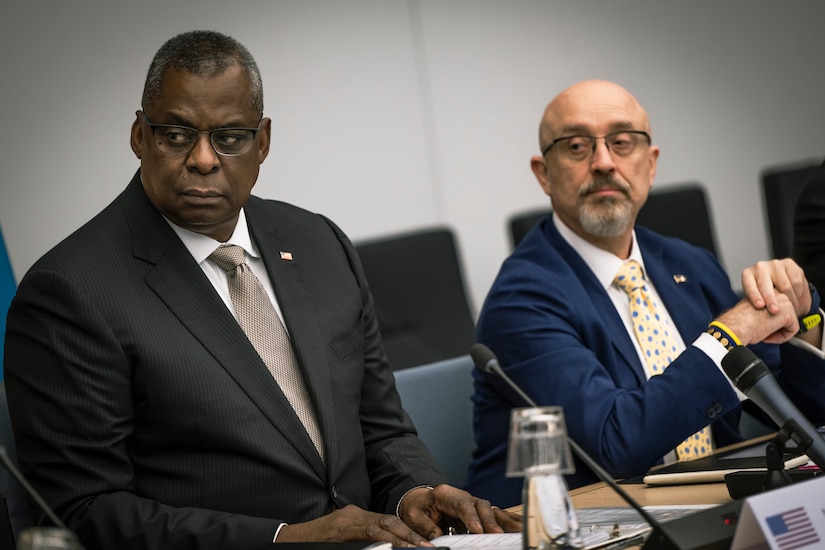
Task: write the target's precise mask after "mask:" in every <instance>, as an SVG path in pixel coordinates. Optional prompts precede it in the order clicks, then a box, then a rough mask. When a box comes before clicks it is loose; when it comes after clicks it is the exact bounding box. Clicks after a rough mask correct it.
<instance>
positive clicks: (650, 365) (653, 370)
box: [613, 260, 713, 461]
mask: <svg viewBox="0 0 825 550" xmlns="http://www.w3.org/2000/svg"><path fill="white" fill-rule="evenodd" d="M613 282H614V284H615V285H616V286H617V287H618V288H620V289H622V290H624V291H625V292H626V293H627V294H628V296H629V297H630V319H631V322H632V323H633V332H634V333H635V334H636V340H637V341H638V342H639V347H641V348H642V355H644V357H645V363H646V364H645V366H646V367H647V371H648V375H649V376H656V375H657V374H662V372H664V370H665V368H667V366H668V365H669V364H670V363H671V362H672V361H673V360H674V359H676V356H677V351H676V350H677V348H676V340H675V338H674V337H673V334H671V330H672V329H671V328H669V327H668V325H667V324H666V323H664V322H663V321H662V319H661V318H660V316H659V313H658V312H657V310H656V303H655V302H654V301H653V300H652V299H651V297H650V295H649V294H648V293H647V281H646V280H645V276H644V273H642V267H641V266H640V265H639V262H637V261H636V260H629V261H627V262H625V263H624V264H622V267H621V268H620V269H619V272H618V273H617V274H616V278H615V279H614V281H613ZM712 450H713V447H712V445H711V441H710V427H709V426H705V427H704V428H702V429H701V430H699V431H698V432H696V433H695V434H693V435H692V436H690V437H689V438H687V439H686V440H685V441H683V442H682V443H680V444H679V446H678V447H676V456H677V457H678V458H679V460H680V461H682V460H692V459H694V458H700V457H703V456H705V455H707V454H709V453H710V452H711V451H712Z"/></svg>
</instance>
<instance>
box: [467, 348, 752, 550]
mask: <svg viewBox="0 0 825 550" xmlns="http://www.w3.org/2000/svg"><path fill="white" fill-rule="evenodd" d="M470 356H471V357H472V358H473V363H475V366H476V368H478V369H479V370H481V371H483V372H486V373H489V374H493V375H496V376H498V377H499V378H500V379H501V380H503V381H504V382H505V383H506V384H507V385H508V386H509V387H510V388H511V389H512V390H513V391H515V392H516V393H517V394H518V395H519V397H520V398H521V399H522V400H523V401H524V402H525V403H526V404H527V405H529V406H530V407H538V405H537V404H536V402H535V401H534V400H533V399H531V398H530V396H529V395H527V394H526V393H525V392H524V390H522V389H521V388H520V387H519V386H518V384H516V383H515V382H514V381H513V380H512V378H510V377H509V376H508V375H507V373H505V372H504V369H502V368H501V365H499V362H498V359H497V358H496V356H495V354H494V353H493V352H492V351H491V350H490V348H488V347H487V346H485V345H484V344H481V343H475V344H473V345H472V346H470ZM567 441H568V443H569V444H570V448H571V449H572V450H573V453H575V455H576V456H577V457H578V458H579V460H581V461H582V462H584V464H585V465H586V466H587V467H588V468H590V469H591V470H592V471H593V473H594V474H596V477H598V478H599V479H600V480H602V481H603V482H604V483H606V484H607V485H608V486H609V487H610V488H611V489H613V491H615V493H616V494H617V495H619V496H620V497H621V498H622V500H624V501H625V502H626V503H627V504H628V505H630V507H631V508H633V509H634V510H636V512H638V513H639V515H641V516H642V518H644V520H645V521H646V522H647V524H648V525H650V527H651V529H652V532H651V534H650V536H649V537H648V538H647V541H646V542H645V544H644V546H643V549H644V550H716V549H720V550H721V549H727V548H729V547H730V543H731V541H732V540H733V535H734V532H735V524H736V520H735V518H736V516H738V513H739V510H740V508H741V507H742V503H741V502H740V501H733V502H731V503H730V504H724V505H722V506H716V507H713V508H709V509H707V510H702V511H700V512H695V513H692V514H690V515H688V516H684V517H682V518H678V519H675V520H670V521H667V522H663V523H662V522H659V521H657V520H656V519H655V518H654V517H653V516H651V515H650V514H649V513H648V512H647V510H645V509H644V507H642V506H641V505H640V504H639V503H638V502H636V500H635V499H634V498H633V497H631V496H630V495H629V494H628V493H627V492H626V491H625V490H624V489H622V487H621V486H620V485H619V484H618V483H616V481H615V480H614V479H613V477H612V476H611V475H610V474H608V473H607V471H605V470H604V468H602V467H601V466H600V465H599V464H598V463H597V462H596V461H595V460H594V459H593V458H592V457H591V456H590V455H588V454H587V453H586V452H585V451H584V449H582V448H581V447H579V445H578V444H577V443H576V442H575V441H573V439H572V438H571V437H570V436H569V435H568V437H567Z"/></svg>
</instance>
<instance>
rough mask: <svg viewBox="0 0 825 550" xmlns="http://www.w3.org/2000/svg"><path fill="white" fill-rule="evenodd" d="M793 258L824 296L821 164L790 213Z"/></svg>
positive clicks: (823, 170)
mask: <svg viewBox="0 0 825 550" xmlns="http://www.w3.org/2000/svg"><path fill="white" fill-rule="evenodd" d="M793 229H794V241H793V251H792V254H791V255H792V256H793V258H794V259H795V260H796V261H797V262H798V263H799V265H800V266H801V267H802V269H804V270H805V274H806V275H807V276H808V280H809V281H811V282H812V283H813V284H814V285H815V286H816V288H817V289H819V292H820V295H822V294H823V292H825V162H823V163H822V165H821V166H820V167H819V168H818V169H817V170H816V172H814V174H813V175H812V176H811V178H810V179H809V180H808V181H807V182H806V183H805V185H804V187H802V191H800V193H799V198H798V199H797V202H796V210H795V213H794V226H793Z"/></svg>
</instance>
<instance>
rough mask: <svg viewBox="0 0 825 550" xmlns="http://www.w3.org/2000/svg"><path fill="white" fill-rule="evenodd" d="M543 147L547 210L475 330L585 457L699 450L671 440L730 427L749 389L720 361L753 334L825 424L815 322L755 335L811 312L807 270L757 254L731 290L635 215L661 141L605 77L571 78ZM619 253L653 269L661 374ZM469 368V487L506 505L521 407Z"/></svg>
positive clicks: (540, 164) (622, 465) (627, 470)
mask: <svg viewBox="0 0 825 550" xmlns="http://www.w3.org/2000/svg"><path fill="white" fill-rule="evenodd" d="M540 146H541V150H542V155H541V156H536V157H533V159H532V160H531V166H532V169H533V172H534V174H535V176H536V178H537V179H538V182H539V184H540V185H541V187H542V189H543V190H544V191H545V193H546V194H547V195H548V196H550V197H551V201H552V205H553V212H554V214H553V215H551V216H550V217H548V218H546V219H544V220H543V221H541V222H540V223H539V224H538V225H537V226H536V227H535V228H534V229H533V230H532V231H531V232H530V233H528V235H527V236H526V237H525V238H524V240H523V241H522V242H521V243H520V245H519V246H518V248H517V249H516V250H515V251H514V252H513V254H512V255H511V256H510V257H509V258H508V259H507V260H506V261H505V262H504V264H503V266H502V268H501V271H500V273H499V275H498V277H497V279H496V281H495V282H494V284H493V286H492V289H491V290H490V292H489V294H488V296H487V299H486V300H485V304H484V306H483V309H482V312H481V315H480V318H479V322H478V340H479V341H480V342H483V343H484V344H486V345H487V346H488V347H489V348H490V349H491V350H492V351H493V352H494V353H495V354H496V355H497V357H498V360H499V362H500V363H501V365H502V367H503V368H504V369H505V371H507V373H508V374H509V375H510V376H511V377H512V378H513V380H514V381H515V382H516V383H517V384H519V385H520V386H521V387H522V388H524V389H525V390H527V391H528V393H530V394H531V397H532V398H533V399H534V400H535V401H536V402H538V403H539V404H546V405H561V406H562V407H563V408H564V411H565V418H566V421H567V427H568V430H569V434H570V436H571V437H572V438H573V439H574V440H575V441H576V442H577V443H578V444H579V445H581V447H583V448H584V450H585V451H586V452H587V453H588V454H590V455H591V456H592V457H594V458H595V460H596V461H597V462H599V463H600V464H601V465H602V466H603V467H604V468H605V469H607V470H608V471H609V472H610V473H611V474H612V475H614V476H616V477H628V476H634V475H638V474H641V473H644V472H645V471H646V470H647V469H648V468H650V467H651V466H653V465H654V464H656V463H660V462H662V461H663V460H675V459H684V458H686V457H687V458H691V457H694V456H701V454H700V453H707V452H709V451H710V450H711V449H712V446H713V443H712V442H711V441H710V440H709V439H705V440H704V441H708V443H709V444H708V445H704V446H702V448H701V449H700V448H694V449H693V450H692V451H690V452H684V453H682V450H681V446H680V443H682V442H683V441H684V440H686V439H688V438H689V436H691V435H692V434H696V433H697V432H700V433H704V434H706V435H707V437H709V438H712V440H713V441H714V442H715V445H725V444H728V443H732V442H734V441H736V440H739V439H740V438H739V434H738V431H737V423H738V420H739V415H740V410H741V407H740V399H743V398H744V396H742V395H737V392H736V391H735V390H734V388H733V386H732V385H731V383H730V382H729V381H728V379H727V378H726V376H725V374H724V372H723V371H722V369H721V364H720V363H721V359H722V357H724V356H725V354H726V353H727V351H728V349H727V348H728V347H730V346H731V345H732V344H731V342H733V343H736V338H738V340H739V342H740V343H741V344H743V345H751V344H754V345H756V346H755V347H754V350H755V351H757V352H758V353H759V354H760V355H761V356H762V357H763V358H764V359H765V361H766V363H768V365H769V366H770V367H771V368H772V369H773V371H774V373H775V375H776V377H777V378H778V379H779V381H780V383H781V384H782V386H783V387H784V388H785V390H786V391H787V392H788V393H789V394H791V395H792V396H793V398H794V399H795V400H796V402H797V404H798V405H799V406H800V408H801V409H802V411H803V412H804V413H806V414H807V415H809V416H810V418H811V419H812V420H815V421H818V422H822V421H825V403H823V400H822V395H823V392H825V370H823V369H825V362H823V360H822V356H823V355H822V352H821V340H822V326H821V325H819V326H817V327H816V328H815V330H810V331H808V332H807V333H805V334H803V335H800V336H799V337H796V338H793V340H794V342H793V343H794V344H796V345H791V344H785V345H782V346H776V345H769V344H765V343H763V342H769V343H774V344H776V343H781V342H785V341H788V340H789V339H791V338H792V337H793V336H794V335H795V334H796V333H797V330H798V326H799V323H798V320H797V317H801V316H807V315H808V314H810V313H811V310H812V309H813V310H814V311H816V312H818V311H819V309H818V298H817V297H815V296H814V295H815V293H812V292H811V291H810V289H809V287H808V284H807V281H806V280H805V276H804V274H803V272H802V270H801V269H800V268H799V267H798V266H796V264H794V263H793V262H792V261H790V260H786V261H772V262H760V263H758V264H756V265H755V266H754V267H752V268H749V269H747V270H745V272H744V273H743V288H744V290H745V293H746V295H747V299H744V300H742V301H739V300H738V298H737V296H736V294H735V293H734V292H733V291H732V290H731V288H730V284H729V280H728V277H727V275H726V274H725V272H724V271H723V270H722V267H721V266H720V265H719V263H718V262H717V261H716V259H715V258H714V257H713V256H712V255H711V254H710V253H709V252H708V251H706V250H704V249H700V248H697V247H693V246H690V245H688V244H687V243H685V242H683V241H680V240H676V239H672V238H666V237H663V236H660V235H657V234H655V233H653V232H652V231H649V230H647V229H644V228H642V227H638V226H637V227H635V228H634V223H635V219H636V214H637V213H638V211H639V209H640V208H641V207H642V205H643V204H644V202H645V200H646V198H647V195H648V191H649V189H650V187H651V186H652V184H653V179H654V176H655V173H656V162H657V159H658V155H659V148H658V147H657V146H655V145H652V144H651V141H650V124H649V121H648V118H647V114H646V113H645V111H644V109H642V107H641V105H639V103H638V102H637V101H636V99H635V98H634V97H633V96H632V95H630V94H629V93H628V92H627V91H626V90H624V89H623V88H621V87H620V86H618V85H616V84H613V83H610V82H604V81H586V82H582V83H579V84H576V85H574V86H572V87H570V88H568V89H567V90H565V91H564V92H562V93H561V94H560V95H559V96H557V97H556V98H555V99H554V100H553V101H552V102H551V103H550V104H549V105H548V107H547V109H546V111H545V113H544V117H543V120H542V123H541V127H540ZM628 260H633V261H635V262H636V263H637V264H638V265H639V266H641V273H642V274H643V276H644V277H645V278H646V280H647V285H646V286H645V288H646V290H647V294H648V297H647V298H646V301H652V303H654V304H656V306H657V312H658V315H659V318H660V319H661V322H662V323H663V324H661V325H659V328H658V329H657V330H659V331H660V332H659V334H661V333H662V331H664V332H670V333H671V334H672V335H673V336H674V341H673V344H672V346H671V347H670V348H669V350H668V352H667V353H668V355H667V356H666V357H663V359H664V362H663V367H662V368H664V367H667V368H666V369H664V370H663V372H662V371H661V370H660V371H659V372H658V373H655V375H654V372H653V371H648V370H647V366H648V365H647V364H648V363H650V361H648V359H647V348H646V347H644V348H643V346H645V345H646V344H645V343H643V342H642V341H641V339H637V336H636V325H637V324H641V323H638V322H637V321H636V320H635V319H634V320H631V306H630V301H629V297H628V294H627V293H626V292H625V291H623V290H622V289H621V288H620V286H619V284H618V283H615V284H614V279H616V277H617V273H618V272H619V270H620V268H622V267H623V266H624V264H626V263H628ZM714 321H715V323H714V324H713V326H712V327H711V328H712V330H710V332H709V333H708V332H706V331H707V330H708V328H709V323H710V322H714ZM643 349H644V350H645V351H643ZM654 353H655V352H654ZM668 365H669V366H668ZM780 365H781V368H780ZM654 370H655V369H654ZM474 375H475V376H476V384H475V395H474V397H473V399H474V403H475V426H476V442H477V445H478V449H477V452H476V454H475V456H474V460H473V463H472V465H471V468H470V473H469V481H468V484H469V487H470V491H472V492H473V493H474V494H478V495H480V496H483V497H485V498H494V499H495V500H496V502H499V503H503V504H504V505H509V504H513V503H516V502H519V500H520V489H521V480H519V479H514V478H511V479H507V478H505V477H504V470H505V456H506V446H507V435H508V420H509V416H510V410H511V409H512V408H513V407H514V406H524V404H523V402H522V400H521V399H519V397H518V396H517V395H516V394H515V393H513V392H512V391H510V390H509V389H508V388H506V387H505V386H504V385H503V384H502V383H501V382H500V381H499V380H497V379H496V378H495V377H494V376H491V375H486V374H483V373H481V372H480V371H479V372H476V373H474ZM708 425H710V433H708V432H707V430H705V427H706V426H708ZM697 437H698V436H697ZM677 448H678V449H680V450H679V451H678V452H677ZM692 452H695V453H696V454H695V455H692V454H691V453H692ZM595 480H596V478H595V477H594V475H593V473H592V472H591V471H590V470H589V469H587V468H585V467H584V466H583V465H582V464H578V466H577V472H576V473H575V475H573V476H570V477H569V478H568V482H569V483H571V484H572V485H574V486H578V485H581V484H584V483H588V482H591V481H595Z"/></svg>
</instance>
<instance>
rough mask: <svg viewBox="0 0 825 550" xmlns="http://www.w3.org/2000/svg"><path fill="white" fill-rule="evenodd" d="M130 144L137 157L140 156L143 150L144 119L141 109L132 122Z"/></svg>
mask: <svg viewBox="0 0 825 550" xmlns="http://www.w3.org/2000/svg"><path fill="white" fill-rule="evenodd" d="M129 145H131V147H132V151H133V152H134V153H135V156H136V157H137V158H140V156H141V153H142V151H143V121H142V120H141V117H140V111H138V112H137V113H135V121H134V122H133V123H132V131H131V133H130V135H129Z"/></svg>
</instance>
